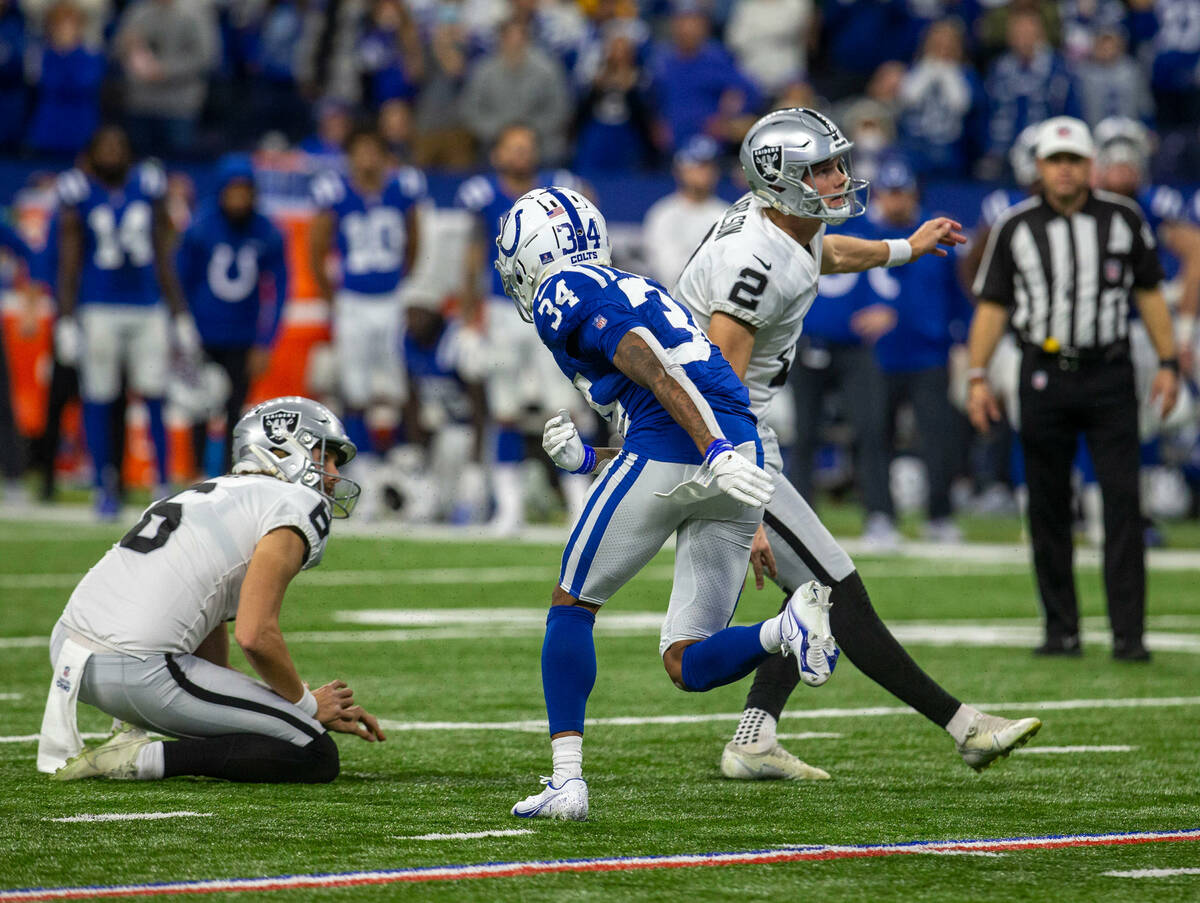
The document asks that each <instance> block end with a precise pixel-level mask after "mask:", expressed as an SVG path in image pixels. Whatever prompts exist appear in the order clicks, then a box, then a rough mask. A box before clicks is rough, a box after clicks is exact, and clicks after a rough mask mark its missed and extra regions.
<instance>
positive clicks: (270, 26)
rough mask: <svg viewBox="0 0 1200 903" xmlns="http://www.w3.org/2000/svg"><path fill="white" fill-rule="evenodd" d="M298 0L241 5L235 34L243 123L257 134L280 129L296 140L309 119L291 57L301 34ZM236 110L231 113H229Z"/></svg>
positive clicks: (299, 46) (301, 13)
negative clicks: (244, 96) (246, 100)
mask: <svg viewBox="0 0 1200 903" xmlns="http://www.w3.org/2000/svg"><path fill="white" fill-rule="evenodd" d="M302 6H303V4H302V3H301V2H299V0H277V2H273V3H266V4H262V5H260V6H258V7H257V8H255V7H254V5H250V4H248V5H247V6H246V8H245V9H244V10H243V11H242V16H243V19H242V21H241V22H240V24H239V26H238V28H237V30H236V32H235V37H236V40H237V44H238V47H237V51H238V55H239V56H240V57H241V64H242V65H243V66H244V71H245V74H246V76H248V77H247V78H246V79H245V80H244V82H242V84H244V86H245V89H246V90H247V91H248V92H249V103H247V104H245V112H246V115H247V116H248V117H249V121H245V122H244V125H243V128H244V129H245V132H246V133H247V134H249V135H253V136H257V135H261V134H264V133H266V132H268V131H280V132H283V133H284V134H285V135H287V136H288V138H289V139H290V140H293V141H295V140H299V139H300V138H301V137H303V135H304V133H305V132H306V131H307V130H308V128H309V127H310V124H311V117H312V114H311V108H310V105H309V104H308V103H306V102H305V100H304V98H303V97H301V95H300V89H299V84H298V79H297V77H296V76H297V63H298V62H299V59H300V51H301V49H302V47H303V43H302V42H303V39H304V10H303V9H302ZM235 115H236V114H235Z"/></svg>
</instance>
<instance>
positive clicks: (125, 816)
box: [42, 811, 213, 822]
mask: <svg viewBox="0 0 1200 903" xmlns="http://www.w3.org/2000/svg"><path fill="white" fill-rule="evenodd" d="M212 814H213V813H211V812H188V811H182V812H102V813H100V814H98V815H68V816H67V817H66V818H43V819H42V821H57V822H77V821H158V820H159V819H163V818H211V817H212Z"/></svg>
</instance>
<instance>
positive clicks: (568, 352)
mask: <svg viewBox="0 0 1200 903" xmlns="http://www.w3.org/2000/svg"><path fill="white" fill-rule="evenodd" d="M533 319H534V324H535V325H536V326H537V331H538V336H539V337H540V338H541V340H542V341H543V342H544V343H545V344H546V347H547V348H549V349H550V351H551V352H552V353H553V354H554V360H555V362H556V363H557V364H558V367H559V369H560V370H562V372H563V373H564V374H565V375H566V377H567V379H569V380H571V381H572V383H574V385H575V388H577V389H579V391H580V392H582V393H583V395H584V397H585V398H586V399H587V400H588V403H589V404H590V405H591V406H592V407H593V408H595V409H596V410H597V411H599V412H600V413H601V414H603V415H604V416H605V417H607V418H608V419H610V420H613V421H615V422H617V423H618V424H619V426H620V429H621V432H622V434H623V435H624V436H625V446H624V447H625V448H626V449H628V450H629V451H631V452H633V453H634V454H639V455H645V456H646V457H648V458H651V459H653V460H656V461H669V462H675V463H681V464H699V463H700V461H701V460H702V459H703V456H702V455H701V453H700V452H699V451H698V450H697V448H696V443H695V442H693V441H692V439H691V437H690V436H688V434H687V433H686V432H685V431H684V429H683V428H682V427H681V426H679V424H677V423H676V422H675V420H674V419H673V418H672V417H671V415H670V414H668V413H667V411H666V409H665V408H663V406H662V405H661V404H660V403H659V401H658V399H657V398H656V397H655V396H654V393H653V392H651V391H650V390H649V389H646V388H643V387H642V386H639V385H638V384H637V383H635V382H634V381H633V380H631V379H630V378H629V377H628V376H626V375H625V374H624V373H622V372H621V371H620V370H619V369H618V368H617V366H616V365H615V364H614V363H613V357H614V355H615V354H616V352H617V345H619V344H620V342H621V339H622V338H624V337H625V335H626V334H627V333H629V332H630V331H632V330H634V329H639V328H640V329H643V330H646V331H647V332H648V333H649V334H650V337H651V338H653V340H655V341H656V342H657V344H658V345H660V346H661V348H662V351H663V352H664V353H665V354H666V356H667V357H668V358H670V359H671V360H672V361H673V362H675V363H676V364H679V365H680V366H681V367H682V368H683V371H684V373H685V374H686V376H687V378H688V379H690V380H691V382H692V383H693V385H694V386H695V388H696V390H697V391H698V393H699V394H700V396H702V398H703V403H702V404H698V406H699V407H701V413H702V414H707V413H708V411H705V410H704V408H705V407H707V408H708V409H710V410H711V414H712V417H713V418H714V419H715V420H716V423H717V425H718V427H719V429H720V430H721V432H722V433H724V435H725V438H727V439H729V441H730V442H732V443H733V444H734V445H740V444H741V443H743V442H755V443H757V442H758V431H757V421H756V420H755V418H754V415H753V414H751V413H750V396H749V394H748V393H747V391H746V387H745V386H744V385H742V381H741V380H740V379H738V378H737V374H736V373H734V372H733V368H732V367H730V366H729V364H728V362H727V361H726V360H725V358H724V357H722V356H721V350H720V349H719V348H717V346H716V345H714V344H713V343H712V342H710V341H709V340H708V337H707V336H705V334H704V333H703V332H702V331H701V330H700V329H699V328H698V327H697V326H696V324H695V322H694V321H693V320H692V317H691V314H689V313H688V312H687V310H685V309H684V307H683V306H682V305H681V304H679V302H677V301H676V300H675V299H674V298H672V297H671V295H670V293H669V292H668V291H667V290H666V289H665V288H663V286H662V285H661V284H659V283H657V282H655V281H654V280H653V279H647V278H645V277H642V276H635V275H634V274H632V273H626V272H624V271H622V270H618V269H616V268H614V267H608V266H597V265H593V264H582V265H579V266H571V267H567V268H566V269H563V270H560V271H559V272H557V273H554V274H553V275H551V276H549V277H547V278H546V280H545V281H544V282H543V283H542V284H541V286H540V287H539V288H538V292H537V295H536V297H535V298H534V302H533ZM648 344H649V342H648ZM710 428H711V427H710ZM714 432H715V431H714ZM759 454H760V456H761V448H760V449H759Z"/></svg>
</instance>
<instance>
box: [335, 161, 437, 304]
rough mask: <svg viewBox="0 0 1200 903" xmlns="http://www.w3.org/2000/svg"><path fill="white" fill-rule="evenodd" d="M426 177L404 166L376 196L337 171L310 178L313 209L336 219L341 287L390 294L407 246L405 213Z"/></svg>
mask: <svg viewBox="0 0 1200 903" xmlns="http://www.w3.org/2000/svg"><path fill="white" fill-rule="evenodd" d="M425 194H426V187H425V176H424V175H422V174H421V172H420V171H419V170H416V169H412V168H411V167H405V168H403V169H401V170H399V171H398V172H396V173H395V174H393V175H392V176H390V177H389V178H388V179H387V181H386V182H385V183H384V187H383V191H382V193H381V194H379V195H378V196H368V195H364V194H362V193H361V192H359V191H358V189H357V188H355V187H354V184H353V182H351V180H350V179H349V178H348V177H346V176H343V175H341V174H339V173H336V172H332V171H330V172H323V173H321V174H319V175H318V176H316V177H315V178H314V179H313V183H312V196H313V200H314V201H315V202H316V205H317V208H318V209H319V210H322V211H326V210H327V211H330V212H332V213H333V215H334V217H335V218H336V219H337V224H336V233H337V249H338V254H339V255H340V257H341V261H342V288H343V289H345V290H346V291H350V292H358V293H359V294H362V295H390V294H391V293H393V292H395V291H396V288H397V287H398V286H399V285H400V280H401V279H402V278H403V277H404V276H405V268H404V257H405V250H406V248H407V246H408V228H407V226H406V222H405V216H406V215H407V214H408V211H409V210H411V209H412V208H413V207H414V206H415V205H416V204H418V203H420V202H421V200H422V199H423V198H424V197H425Z"/></svg>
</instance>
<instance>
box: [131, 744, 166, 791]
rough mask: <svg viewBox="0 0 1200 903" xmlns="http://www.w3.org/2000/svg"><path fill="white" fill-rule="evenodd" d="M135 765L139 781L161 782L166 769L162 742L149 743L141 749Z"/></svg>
mask: <svg viewBox="0 0 1200 903" xmlns="http://www.w3.org/2000/svg"><path fill="white" fill-rule="evenodd" d="M135 765H136V767H137V779H138V780H139V781H161V780H162V776H163V769H164V768H165V767H166V766H165V764H164V760H163V744H162V741H161V740H159V741H157V742H156V743H147V744H146V745H145V746H143V747H142V748H141V749H139V750H138V755H137V762H136V763H135Z"/></svg>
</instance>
